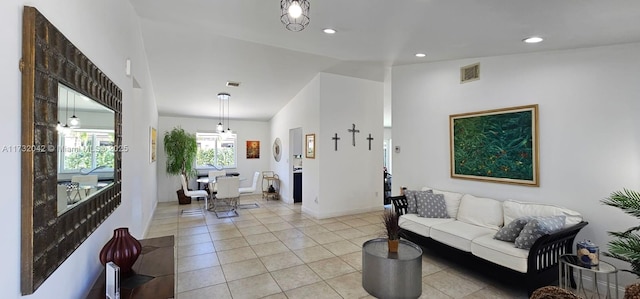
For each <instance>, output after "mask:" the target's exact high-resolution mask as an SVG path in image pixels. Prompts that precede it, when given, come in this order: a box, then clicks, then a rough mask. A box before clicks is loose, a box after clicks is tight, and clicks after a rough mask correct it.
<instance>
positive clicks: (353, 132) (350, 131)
mask: <svg viewBox="0 0 640 299" xmlns="http://www.w3.org/2000/svg"><path fill="white" fill-rule="evenodd" d="M351 125H352V126H353V127H352V128H351V129H349V130H347V131H348V132H349V133H351V134H353V141H352V142H351V143H352V144H353V146H356V133H360V130H356V124H351Z"/></svg>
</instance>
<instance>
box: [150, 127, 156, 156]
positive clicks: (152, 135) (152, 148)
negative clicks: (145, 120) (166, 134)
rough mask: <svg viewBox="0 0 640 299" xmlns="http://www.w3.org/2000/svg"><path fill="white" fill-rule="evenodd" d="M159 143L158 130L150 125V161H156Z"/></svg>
mask: <svg viewBox="0 0 640 299" xmlns="http://www.w3.org/2000/svg"><path fill="white" fill-rule="evenodd" d="M157 145H158V131H157V130H156V128H154V127H149V163H153V162H155V161H156V153H157Z"/></svg>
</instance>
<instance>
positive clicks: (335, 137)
mask: <svg viewBox="0 0 640 299" xmlns="http://www.w3.org/2000/svg"><path fill="white" fill-rule="evenodd" d="M331 139H333V141H334V142H335V143H336V149H335V150H336V152H337V151H338V140H340V137H338V133H336V135H335V136H333V137H331Z"/></svg>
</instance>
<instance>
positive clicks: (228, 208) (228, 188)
mask: <svg viewBox="0 0 640 299" xmlns="http://www.w3.org/2000/svg"><path fill="white" fill-rule="evenodd" d="M216 187H217V189H218V191H217V193H216V196H215V199H214V204H213V209H212V211H213V212H214V213H215V214H216V217H218V218H230V217H237V216H239V215H238V212H237V208H238V199H240V191H239V188H240V178H238V177H236V176H220V177H217V178H216Z"/></svg>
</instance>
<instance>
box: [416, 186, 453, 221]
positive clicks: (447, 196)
mask: <svg viewBox="0 0 640 299" xmlns="http://www.w3.org/2000/svg"><path fill="white" fill-rule="evenodd" d="M422 190H423V191H424V190H432V191H433V193H435V194H442V195H444V202H445V203H446V204H447V214H449V217H451V218H456V217H457V216H458V208H459V207H460V199H461V198H462V193H456V192H449V191H444V190H438V189H433V188H430V187H422Z"/></svg>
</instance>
